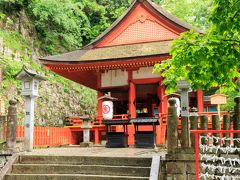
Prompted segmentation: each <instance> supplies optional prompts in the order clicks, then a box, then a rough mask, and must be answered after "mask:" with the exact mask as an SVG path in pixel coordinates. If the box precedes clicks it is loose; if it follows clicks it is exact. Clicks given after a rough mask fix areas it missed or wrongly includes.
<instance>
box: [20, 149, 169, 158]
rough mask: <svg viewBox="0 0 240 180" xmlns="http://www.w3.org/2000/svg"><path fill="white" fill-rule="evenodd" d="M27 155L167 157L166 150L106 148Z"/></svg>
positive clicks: (53, 151) (42, 150)
mask: <svg viewBox="0 0 240 180" xmlns="http://www.w3.org/2000/svg"><path fill="white" fill-rule="evenodd" d="M23 154H25V155H55V156H103V157H151V156H152V155H160V156H162V158H164V157H165V154H166V149H165V148H160V147H158V148H155V149H143V148H133V147H129V148H105V147H76V146H74V147H71V146H69V147H58V148H44V149H34V150H33V151H32V152H24V153H23Z"/></svg>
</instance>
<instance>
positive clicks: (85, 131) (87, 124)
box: [80, 116, 92, 147]
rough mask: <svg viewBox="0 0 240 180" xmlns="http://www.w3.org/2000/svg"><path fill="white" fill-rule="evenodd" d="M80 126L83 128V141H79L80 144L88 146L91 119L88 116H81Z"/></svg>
mask: <svg viewBox="0 0 240 180" xmlns="http://www.w3.org/2000/svg"><path fill="white" fill-rule="evenodd" d="M80 119H82V126H81V128H82V129H83V143H80V146H83V147H88V146H90V129H91V128H92V125H91V120H90V117H89V116H82V117H80Z"/></svg>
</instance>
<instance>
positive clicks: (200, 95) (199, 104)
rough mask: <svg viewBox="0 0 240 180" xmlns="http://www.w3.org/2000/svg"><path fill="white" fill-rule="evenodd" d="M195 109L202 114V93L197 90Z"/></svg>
mask: <svg viewBox="0 0 240 180" xmlns="http://www.w3.org/2000/svg"><path fill="white" fill-rule="evenodd" d="M197 107H198V112H203V91H202V90H197Z"/></svg>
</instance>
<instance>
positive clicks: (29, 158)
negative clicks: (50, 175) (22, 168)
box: [19, 155, 152, 167]
mask: <svg viewBox="0 0 240 180" xmlns="http://www.w3.org/2000/svg"><path fill="white" fill-rule="evenodd" d="M151 162H152V159H151V158H145V157H144V158H143V157H141V158H136V157H95V156H88V157H87V156H34V155H22V156H20V158H19V163H21V164H72V165H111V166H138V167H150V166H151Z"/></svg>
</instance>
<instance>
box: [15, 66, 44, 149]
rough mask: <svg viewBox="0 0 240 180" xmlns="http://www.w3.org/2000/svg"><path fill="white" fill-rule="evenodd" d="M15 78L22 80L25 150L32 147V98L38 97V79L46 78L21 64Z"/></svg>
mask: <svg viewBox="0 0 240 180" xmlns="http://www.w3.org/2000/svg"><path fill="white" fill-rule="evenodd" d="M16 79H18V80H21V81H22V93H21V95H23V96H24V97H25V100H26V103H25V113H26V114H25V121H24V146H25V150H27V151H32V149H33V134H34V133H33V132H34V100H35V98H36V97H38V86H39V81H42V80H46V78H45V77H43V76H41V75H40V74H38V73H37V72H36V71H34V70H31V69H28V68H26V67H25V66H23V68H22V70H21V71H20V72H19V73H18V74H17V75H16Z"/></svg>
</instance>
